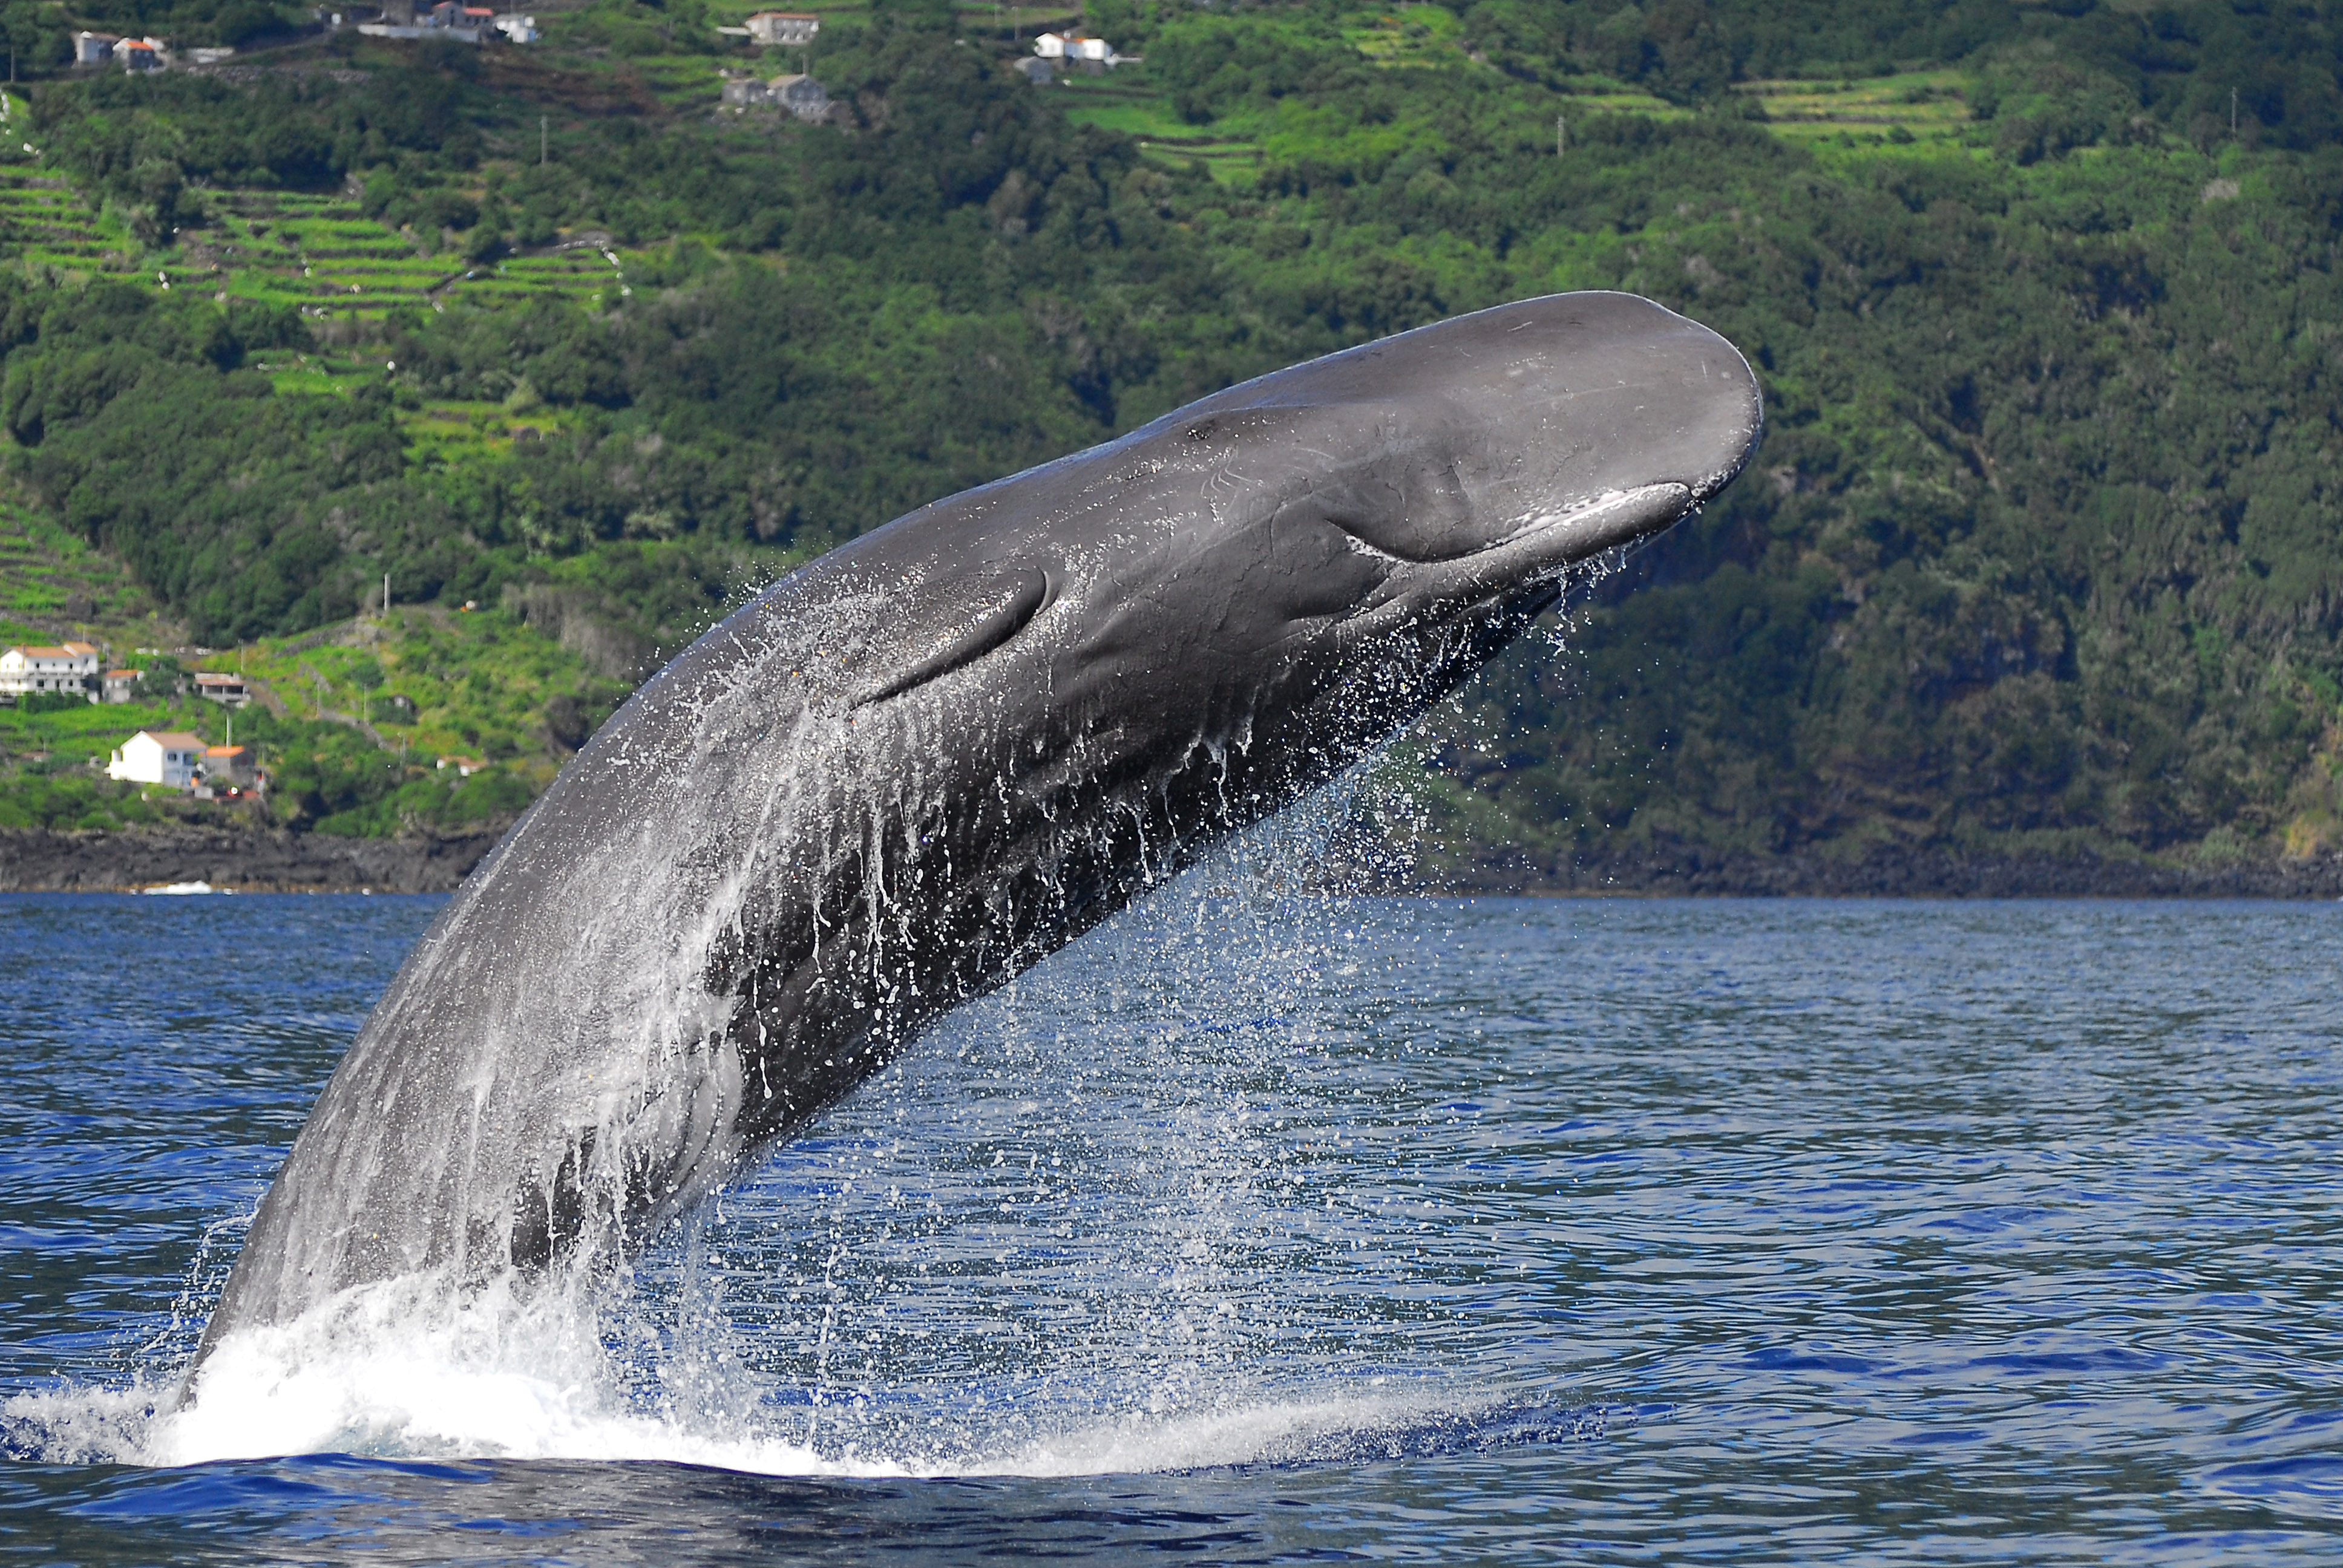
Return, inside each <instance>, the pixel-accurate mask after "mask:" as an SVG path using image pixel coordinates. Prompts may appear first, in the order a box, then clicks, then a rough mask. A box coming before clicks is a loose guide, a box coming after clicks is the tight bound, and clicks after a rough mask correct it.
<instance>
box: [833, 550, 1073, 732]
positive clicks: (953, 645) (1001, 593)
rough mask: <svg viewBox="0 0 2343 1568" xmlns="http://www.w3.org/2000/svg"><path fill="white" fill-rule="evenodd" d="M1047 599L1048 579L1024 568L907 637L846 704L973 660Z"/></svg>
mask: <svg viewBox="0 0 2343 1568" xmlns="http://www.w3.org/2000/svg"><path fill="white" fill-rule="evenodd" d="M1049 602H1050V578H1049V576H1048V574H1047V573H1045V572H1043V571H1042V570H1041V568H1039V567H1027V568H1024V569H1022V570H1021V571H1020V572H1018V573H1017V574H1016V575H1015V576H1014V577H1012V578H1011V579H1010V580H1009V581H1008V582H1007V583H1005V584H1002V585H1001V586H1000V587H998V588H994V589H993V591H991V592H990V593H988V594H983V595H980V596H979V597H978V598H976V599H975V600H974V601H973V602H971V603H970V605H969V607H968V609H967V611H966V613H965V614H963V615H962V616H960V618H957V619H955V620H953V621H952V622H951V623H950V624H949V625H947V626H944V627H942V628H938V629H937V630H935V631H933V632H931V633H929V634H926V635H925V636H924V637H913V638H907V639H906V642H907V646H906V647H905V648H903V649H902V658H901V659H900V662H896V661H890V664H889V667H888V668H883V669H881V670H880V671H879V672H877V673H875V674H873V675H871V676H870V678H868V679H866V680H865V681H864V682H863V684H862V686H861V688H860V689H859V690H857V691H856V692H855V694H854V696H853V697H852V698H851V699H850V700H849V701H848V703H847V706H848V707H849V708H850V709H853V708H867V707H869V706H870V704H871V703H874V702H884V701H886V700H887V699H889V698H890V697H900V696H902V695H903V693H905V692H907V691H909V690H910V689H912V688H914V687H918V686H924V685H926V684H927V683H928V682H929V681H930V680H933V679H935V678H937V677H939V676H942V675H949V674H950V673H951V672H952V671H953V670H955V669H958V668H960V666H962V665H964V664H972V663H974V662H975V661H976V660H978V659H980V658H983V657H984V656H985V655H986V654H988V653H990V652H991V651H992V650H993V649H994V648H999V647H1000V646H1001V644H1002V643H1004V642H1007V641H1008V640H1009V639H1010V638H1012V637H1015V636H1016V635H1017V634H1018V633H1019V632H1020V631H1022V630H1023V629H1024V628H1025V625H1026V623H1027V622H1029V621H1031V619H1032V618H1034V617H1035V616H1037V615H1039V614H1041V610H1042V608H1043V607H1045V606H1046V605H1048V603H1049Z"/></svg>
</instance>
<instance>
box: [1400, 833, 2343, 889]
mask: <svg viewBox="0 0 2343 1568" xmlns="http://www.w3.org/2000/svg"><path fill="white" fill-rule="evenodd" d="M1439 880H1440V881H1441V882H1442V883H1443V885H1444V886H1446V887H1447V888H1449V889H1450V890H1453V891H1456V892H1470V893H1529V894H1544V895H1549V896H1572V895H1575V896H1582V897H1583V896H1589V895H1603V894H1614V895H1627V896H1640V897H1645V898H1671V897H1674V898H1686V897H1691V898H1888V899H2343V854H2331V853H2330V854H2322V855H2316V856H2310V857H2307V858H2303V859H2276V858H2262V857H2250V856H2248V857H2239V858H2237V859H2229V860H2221V861H2213V862H2204V861H2185V860H2178V859H2173V860H2161V859H2147V858H2144V857H2143V858H2137V859H2134V858H2124V859H2115V858H2108V857H2101V856H2097V855H2090V854H2079V855H2066V856H2047V855H1997V854H1993V853H1990V852H1981V851H1977V850H1971V849H1957V848H1953V847H1948V846H1919V847H1907V846H1902V845H1875V846H1871V847H1869V848H1867V849H1865V850H1864V851H1863V852H1861V853H1859V854H1849V853H1846V852H1845V851H1838V852H1816V851H1807V852H1803V853H1801V852H1794V853H1791V854H1786V855H1735V854H1725V853H1719V852H1717V851H1715V850H1704V849H1689V848H1687V849H1669V850H1655V851H1651V852H1645V853H1634V852H1624V853H1623V852H1617V851H1614V852H1610V853H1603V854H1595V855H1588V856H1582V857H1580V858H1578V859H1574V860H1572V861H1569V862H1566V863H1547V864H1538V863H1534V862H1530V861H1526V860H1521V859H1513V860H1507V859H1500V858H1492V859H1487V860H1484V861H1482V862H1480V863H1477V864H1474V865H1471V866H1467V867H1463V868H1459V869H1454V870H1453V872H1452V873H1451V874H1449V875H1445V876H1443V877H1441V878H1439Z"/></svg>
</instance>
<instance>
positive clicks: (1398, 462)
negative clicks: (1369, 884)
mask: <svg viewBox="0 0 2343 1568" xmlns="http://www.w3.org/2000/svg"><path fill="white" fill-rule="evenodd" d="M1763 422H1764V421H1763V411H1762V404H1761V402H1760V400H1759V397H1758V391H1757V385H1756V380H1755V377H1754V376H1753V375H1752V374H1751V373H1750V370H1749V367H1748V365H1747V362H1746V361H1745V360H1744V359H1743V357H1741V355H1740V354H1739V353H1738V352H1737V351H1736V350H1735V348H1734V347H1733V346H1732V345H1731V344H1729V343H1727V342H1726V341H1725V339H1724V338H1723V337H1719V336H1718V335H1717V334H1715V332H1713V331H1711V330H1709V329H1708V328H1706V327H1702V326H1700V325H1699V324H1697V323H1695V322H1693V321H1690V320H1687V319H1686V318H1684V317H1681V316H1678V315H1676V314H1675V313H1674V312H1672V311H1669V310H1667V309H1665V308H1664V307H1660V306H1658V305H1655V304H1653V303H1652V302H1651V301H1649V300H1645V299H1642V298H1639V297H1635V296H1633V295H1625V294H1604V293H1594V294H1569V295H1555V296H1549V297H1544V298H1539V299H1531V300H1524V301H1521V302H1519V303H1516V304H1513V305H1506V306H1500V307H1496V308H1494V309H1490V310H1484V311H1481V312H1478V313H1476V314H1473V315H1471V316H1465V317H1456V318H1454V319H1452V320H1448V321H1443V322H1440V323H1437V324H1435V325H1433V326H1430V327H1421V328H1418V329H1416V330H1415V331H1413V332H1407V333H1403V334H1400V335H1399V336H1397V337H1391V338H1386V339H1384V340H1383V341H1381V342H1377V343H1373V344H1369V345H1366V346H1364V347H1359V348H1354V349H1351V350H1348V351H1346V352H1343V353H1340V354H1335V355H1332V356H1329V357H1325V358H1322V359H1319V360H1314V361H1312V362H1310V363H1308V364H1305V365H1301V366H1297V367H1292V368H1291V369H1287V370H1282V371H1279V372H1276V373H1274V374H1272V375H1269V376H1265V377H1260V378H1259V379H1257V380H1254V381H1251V382H1247V383H1245V384H1243V385H1242V386H1239V387H1232V388H1230V389H1228V390H1226V391H1224V392H1221V393H1218V394H1216V395H1214V396H1212V397H1207V398H1204V399H1202V401H1200V402H1198V403H1194V404H1192V405H1190V406H1188V407H1184V408H1182V409H1181V410H1179V411H1178V412H1177V413H1175V414H1172V415H1170V416H1168V417H1164V418H1161V419H1159V420H1156V421H1154V422H1153V423H1151V424H1150V425H1148V426H1146V427H1143V428H1141V429H1139V430H1137V431H1134V432H1133V433H1131V435H1130V436H1127V437H1123V438H1122V439H1121V440H1119V441H1116V442H1112V443H1111V444H1109V445H1107V446H1104V447H1097V448H1093V449H1092V450H1091V451H1088V452H1084V453H1081V454H1078V455H1076V456H1074V457H1069V458H1065V459H1062V460H1061V461H1060V462H1057V463H1053V464H1050V465H1047V466H1045V467H1041V468H1038V469H1035V470H1032V471H1031V472H1030V473H1027V474H1023V475H1020V476H1018V477H1015V478H1013V479H1009V480H1004V481H1002V482H1001V483H1000V484H998V485H992V486H987V487H982V488H980V489H978V490H974V491H970V492H969V493H967V494H965V495H963V496H960V497H955V498H952V499H950V500H948V501H945V502H940V503H938V504H937V505H936V506H934V507H931V508H924V509H923V510H921V511H920V512H915V513H913V514H911V515H910V517H907V518H903V519H901V520H900V522H898V523H895V524H892V525H890V527H889V528H884V529H880V530H879V531H878V532H877V533H875V534H873V535H871V536H869V537H868V538H866V539H864V540H862V541H859V542H858V543H857V544H855V545H852V546H849V547H847V548H845V549H843V550H840V551H839V552H836V553H835V555H833V556H832V557H831V558H829V559H828V560H827V561H826V562H825V563H823V568H822V569H823V570H826V571H828V572H830V573H834V574H836V576H837V578H839V579H840V580H841V581H844V582H850V583H865V584H867V583H869V582H870V581H872V580H874V579H876V580H880V581H883V582H887V583H889V584H890V585H891V588H890V590H889V591H886V592H885V593H883V594H882V598H884V599H885V601H886V603H887V607H888V608H887V609H886V610H885V612H884V613H883V614H881V615H880V616H878V617H875V618H873V619H872V622H871V624H872V627H873V634H874V635H873V637H872V638H871V639H870V641H869V642H866V643H865V644H863V645H862V646H861V647H860V648H859V649H858V650H857V651H856V652H854V653H853V654H850V655H848V656H847V657H846V658H845V666H844V668H843V670H842V674H843V675H844V677H845V678H846V680H847V686H846V688H845V699H846V700H847V701H849V702H850V703H851V704H853V705H855V706H856V707H857V708H858V709H872V708H882V707H884V706H885V705H887V704H889V703H898V704H907V705H909V707H910V709H911V710H914V711H916V710H917V709H919V707H920V705H921V704H930V705H934V706H935V707H936V709H938V710H942V711H950V712H953V713H956V714H960V715H962V716H963V717H967V718H974V717H975V716H977V715H979V714H980V713H981V712H982V711H984V710H985V709H986V707H987V706H988V704H990V703H997V702H999V701H1001V699H1004V697H1005V698H1007V699H1009V700H1011V701H1012V702H1013V701H1014V700H1015V697H1016V694H1020V693H1021V694H1023V695H1024V697H1025V698H1026V699H1027V702H1026V705H1025V709H1024V711H1022V712H1021V714H1019V716H1018V717H1017V719H1016V720H1015V721H1014V723H1015V727H1016V728H1017V729H1019V730H1020V731H1021V733H1022V734H1024V735H1025V736H1026V738H1027V740H1028V746H1027V750H1028V751H1029V752H1030V751H1031V750H1033V749H1034V746H1033V744H1032V738H1033V737H1034V736H1035V735H1043V736H1046V737H1048V738H1049V739H1047V740H1044V741H1043V742H1041V749H1044V750H1050V751H1057V750H1062V749H1066V748H1068V747H1081V746H1083V745H1085V744H1087V746H1088V747H1089V749H1091V750H1092V751H1094V752H1095V751H1097V750H1100V749H1104V750H1108V751H1111V750H1114V749H1116V748H1118V747H1127V748H1137V749H1147V748H1151V747H1152V748H1155V749H1168V750H1169V751H1172V752H1177V753H1182V754H1185V753H1187V752H1190V751H1192V749H1194V747H1195V746H1197V745H1199V744H1202V745H1204V746H1206V747H1208V748H1211V749H1215V750H1218V749H1222V747H1223V746H1224V745H1225V744H1227V743H1228V742H1230V741H1231V740H1236V741H1238V742H1239V743H1240V744H1249V743H1250V741H1251V740H1252V739H1254V738H1256V737H1262V738H1268V737H1282V744H1283V745H1284V747H1285V748H1286V749H1288V750H1289V751H1292V750H1294V749H1297V748H1298V749H1299V753H1300V754H1301V755H1303V756H1304V757H1306V758H1307V759H1310V760H1311V762H1312V766H1309V767H1306V768H1303V769H1300V770H1299V771H1298V772H1297V771H1296V770H1294V769H1284V771H1286V772H1289V773H1293V775H1294V777H1296V778H1297V779H1299V778H1302V777H1303V776H1304V775H1307V776H1310V777H1318V776H1322V774H1323V773H1324V772H1325V771H1327V770H1328V769H1329V768H1330V767H1336V766H1341V765H1342V763H1344V762H1346V761H1348V760H1350V759H1353V758H1354V757H1355V755H1356V751H1357V749H1358V746H1359V745H1360V744H1361V743H1362V742H1363V741H1364V740H1371V739H1372V738H1374V737H1378V736H1381V735H1383V734H1387V733H1388V732H1389V731H1390V730H1391V729H1393V728H1394V727H1396V726H1398V725H1400V724H1403V723H1404V722H1406V720H1407V719H1409V718H1411V717H1413V714H1414V713H1415V712H1417V711H1419V710H1420V709H1422V708H1423V706H1424V705H1425V704H1426V703H1427V702H1428V701H1430V700H1432V699H1435V698H1436V697H1437V696H1438V695H1439V694H1440V693H1441V692H1443V691H1444V690H1446V689H1448V688H1449V687H1451V686H1453V684H1454V681H1455V680H1456V679H1458V678H1462V677H1463V675H1465V674H1469V673H1470V671H1471V669H1472V668H1477V667H1478V665H1479V664H1480V663H1482V662H1483V661H1484V660H1485V659H1486V658H1488V657H1490V656H1491V655H1492V654H1493V652H1494V651H1495V650H1496V648H1499V647H1502V646H1503V641H1504V640H1505V638H1508V637H1510V636H1511V635H1513V632H1515V631H1517V630H1518V629H1519V628H1520V627H1521V626H1522V625H1523V624H1524V623H1525V621H1526V620H1527V618H1529V617H1530V616H1532V615H1534V613H1535V612H1536V611H1537V610H1539V609H1541V608H1544V607H1545V606H1546V605H1547V604H1549V603H1551V602H1552V601H1553V599H1554V597H1555V596H1556V595H1557V593H1558V592H1559V584H1560V581H1561V579H1562V578H1563V576H1564V574H1565V573H1566V572H1567V571H1568V569H1569V568H1572V567H1573V566H1574V565H1576V564H1578V563H1581V562H1584V561H1585V560H1587V559H1588V558H1592V557H1595V556H1598V555H1601V554H1602V553H1603V552H1604V551H1606V550H1610V549H1614V548H1617V547H1621V546H1624V545H1628V544H1632V543H1634V541H1636V540H1638V539H1641V538H1646V537H1648V536H1650V535H1653V534H1655V533H1657V532H1659V531H1661V530H1662V529H1664V528H1667V527H1669V526H1670V525H1672V524H1674V522H1676V521H1677V520H1678V519H1679V518H1683V517H1684V516H1685V515H1686V514H1688V513H1689V512H1691V511H1692V510H1694V508H1697V507H1698V506H1699V505H1700V504H1701V503H1702V502H1704V501H1705V500H1707V499H1708V498H1710V497H1711V496H1713V495H1715V493H1716V492H1717V491H1718V490H1720V489H1722V488H1723V487H1724V486H1725V484H1726V483H1727V482H1729V481H1730V480H1731V479H1732V478H1733V477H1734V476H1735V474H1737V473H1738V472H1739V471H1740V469H1741V467H1743V465H1744V464H1745V463H1746V461H1747V460H1748V457H1749V455H1750V454H1751V452H1752V451H1754V450H1755V447H1756V444H1757V441H1758V438H1759V436H1760V434H1761V431H1762V427H1763ZM816 575H820V574H819V573H817V574H816ZM808 586H810V585H808ZM980 695H981V697H982V699H983V700H981V701H978V702H976V703H975V704H974V705H973V706H971V699H976V698H978V697H979V696H980ZM1330 703H1332V704H1334V705H1335V706H1336V707H1339V708H1340V709H1341V711H1339V712H1336V711H1330V710H1328V705H1329V704H1330ZM1142 716H1143V717H1142ZM873 717H876V716H875V715H873ZM1315 730H1324V731H1326V732H1327V734H1326V736H1324V737H1319V736H1315V735H1313V734H1312V733H1311V732H1312V731H1315ZM1110 737H1111V739H1110ZM1120 760H1121V764H1122V766H1123V768H1124V769H1125V770H1128V769H1132V768H1136V769H1140V770H1141V771H1154V770H1157V769H1161V767H1163V766H1166V765H1168V764H1167V763H1166V762H1164V760H1163V759H1160V758H1159V759H1141V758H1140V757H1138V756H1136V755H1127V756H1124V757H1122V758H1121V759H1120ZM1017 770H1018V769H1014V768H1013V767H1012V771H1017Z"/></svg>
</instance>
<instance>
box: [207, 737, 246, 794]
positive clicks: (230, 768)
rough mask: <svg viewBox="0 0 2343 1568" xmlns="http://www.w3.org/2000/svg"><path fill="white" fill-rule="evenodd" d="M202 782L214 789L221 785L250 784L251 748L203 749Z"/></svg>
mask: <svg viewBox="0 0 2343 1568" xmlns="http://www.w3.org/2000/svg"><path fill="white" fill-rule="evenodd" d="M202 766H203V770H204V782H205V783H206V784H210V785H213V786H215V787H216V786H219V785H222V784H233V785H237V786H242V785H246V784H249V783H251V782H252V778H253V767H252V748H251V747H249V746H206V747H205V748H204V759H203V765H202Z"/></svg>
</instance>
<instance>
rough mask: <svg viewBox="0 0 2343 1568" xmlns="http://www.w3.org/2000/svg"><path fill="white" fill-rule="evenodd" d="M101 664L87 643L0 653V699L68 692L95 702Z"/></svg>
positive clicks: (100, 660) (9, 650)
mask: <svg viewBox="0 0 2343 1568" xmlns="http://www.w3.org/2000/svg"><path fill="white" fill-rule="evenodd" d="M103 662H104V660H102V659H100V658H98V653H97V649H96V647H94V646H93V645H91V644H89V643H86V642H68V643H65V644H63V645H62V646H60V647H56V648H10V649H8V650H7V651H6V652H5V653H0V697H10V698H21V697H31V696H33V695H35V693H41V692H52V691H70V692H73V693H74V694H75V695H76V696H79V697H85V698H87V699H89V700H90V701H92V702H95V701H96V700H97V681H98V667H99V665H100V664H102V663H103Z"/></svg>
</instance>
